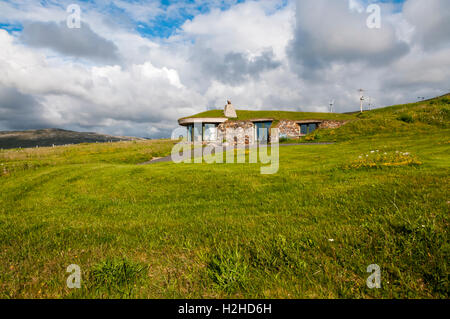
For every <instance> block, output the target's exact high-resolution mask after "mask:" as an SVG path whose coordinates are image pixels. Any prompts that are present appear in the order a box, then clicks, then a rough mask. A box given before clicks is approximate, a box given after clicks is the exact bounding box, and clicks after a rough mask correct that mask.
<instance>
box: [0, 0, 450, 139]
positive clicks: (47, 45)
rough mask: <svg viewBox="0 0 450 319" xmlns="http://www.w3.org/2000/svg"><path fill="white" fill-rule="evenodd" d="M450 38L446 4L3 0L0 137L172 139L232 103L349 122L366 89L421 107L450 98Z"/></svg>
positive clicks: (378, 100) (385, 101)
mask: <svg viewBox="0 0 450 319" xmlns="http://www.w3.org/2000/svg"><path fill="white" fill-rule="evenodd" d="M352 2H353V3H356V4H357V7H358V10H353V9H351V5H350V4H351V3H352ZM71 3H76V4H79V5H80V7H81V10H82V14H81V20H82V27H81V28H80V29H69V28H68V27H67V26H66V23H65V21H66V19H67V16H68V13H67V12H66V8H67V6H68V5H69V4H71ZM371 3H376V4H379V5H380V6H381V9H382V10H381V16H380V19H381V28H380V29H370V28H369V27H368V25H367V23H366V19H367V18H368V13H366V10H365V7H366V6H368V5H369V4H371ZM448 30H450V1H448V0H427V1H423V0H391V1H388V0H381V1H372V0H300V1H295V0H261V1H250V0H247V1H243V0H222V1H214V0H206V1H199V0H185V1H167V0H164V1H161V2H156V1H139V0H135V1H127V0H98V1H94V0H89V1H87V0H85V1H74V0H62V1H61V0H58V1H55V0H42V1H22V0H14V1H13V0H7V1H2V2H0V47H1V48H2V50H0V72H1V73H2V74H3V75H4V76H3V77H0V113H1V114H2V116H3V117H2V118H0V130H7V129H27V128H29V129H32V128H43V127H60V128H66V129H74V130H80V131H98V132H102V133H109V134H116V135H136V136H146V137H167V136H169V135H170V132H171V130H172V129H173V128H175V127H177V119H178V118H180V117H183V116H188V115H190V114H193V113H197V112H201V111H204V110H206V109H212V108H222V107H223V106H224V104H225V103H226V100H228V99H230V100H231V101H232V102H233V104H234V105H235V106H236V107H237V108H238V109H239V108H241V109H261V110H263V109H278V110H295V111H316V112H326V111H327V109H328V102H329V101H330V100H331V99H333V100H335V108H336V110H337V111H338V112H345V111H353V110H355V109H357V108H358V107H359V96H358V91H357V90H358V89H359V88H361V87H362V88H364V89H366V93H367V94H368V95H370V97H371V101H372V103H373V104H375V106H376V107H381V106H385V105H392V104H395V103H403V102H411V101H415V100H416V99H417V97H418V96H427V97H431V96H434V95H439V94H442V93H445V92H446V91H447V90H448V89H449V88H450V38H449V34H450V33H449V32H448ZM24 114H26V116H24Z"/></svg>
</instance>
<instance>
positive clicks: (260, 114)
mask: <svg viewBox="0 0 450 319" xmlns="http://www.w3.org/2000/svg"><path fill="white" fill-rule="evenodd" d="M236 114H237V116H238V117H237V118H230V120H236V121H239V120H241V121H245V120H252V119H273V120H274V121H279V120H294V121H301V120H342V121H343V120H351V119H354V118H355V116H354V115H350V114H340V113H313V112H289V111H244V110H236ZM215 117H217V118H224V117H225V116H224V114H223V110H211V111H206V112H202V113H198V114H195V115H192V116H187V117H184V118H183V119H188V118H215Z"/></svg>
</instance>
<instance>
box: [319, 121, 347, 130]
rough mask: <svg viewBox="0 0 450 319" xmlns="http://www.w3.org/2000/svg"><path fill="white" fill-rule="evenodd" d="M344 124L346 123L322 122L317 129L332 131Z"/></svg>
mask: <svg viewBox="0 0 450 319" xmlns="http://www.w3.org/2000/svg"><path fill="white" fill-rule="evenodd" d="M346 123H347V121H322V123H320V125H319V128H328V129H334V128H339V127H341V126H342V125H344V124H346Z"/></svg>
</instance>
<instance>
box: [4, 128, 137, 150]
mask: <svg viewBox="0 0 450 319" xmlns="http://www.w3.org/2000/svg"><path fill="white" fill-rule="evenodd" d="M139 139H140V138H136V137H126V136H112V135H104V134H98V133H92V132H75V131H68V130H62V129H57V128H52V129H42V130H27V131H0V148H5V149H6V148H19V147H23V148H25V147H36V146H39V147H42V146H52V145H66V144H80V143H95V142H100V143H103V142H110V141H112V142H118V141H132V140H139Z"/></svg>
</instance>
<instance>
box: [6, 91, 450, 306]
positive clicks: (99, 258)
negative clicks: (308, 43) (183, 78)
mask: <svg viewBox="0 0 450 319" xmlns="http://www.w3.org/2000/svg"><path fill="white" fill-rule="evenodd" d="M446 108H447V106H446V104H445V103H444V102H442V101H440V100H439V101H438V102H435V103H434V104H431V102H426V103H418V104H413V105H408V106H398V107H392V108H388V109H385V110H379V111H372V112H370V113H369V112H368V113H363V115H361V116H360V117H359V118H358V117H356V119H355V121H354V122H351V123H349V124H347V125H345V126H343V127H341V128H340V129H336V130H333V131H334V133H331V130H319V131H318V132H317V134H320V135H321V136H322V138H321V140H327V139H328V140H336V141H337V143H335V144H332V145H306V146H288V147H281V148H280V169H279V172H278V173H277V174H274V175H261V174H260V166H261V164H174V163H158V164H152V165H144V166H138V165H135V164H136V163H138V162H139V161H146V160H149V158H150V157H154V156H155V155H154V154H157V155H160V156H162V155H164V154H167V153H168V152H169V150H170V148H171V145H172V142H170V141H153V142H152V143H150V144H148V145H146V144H139V142H138V143H137V144H135V143H132V142H127V143H125V142H122V143H111V144H109V145H100V146H99V145H96V144H95V145H81V146H70V147H66V148H61V149H60V148H49V149H42V150H41V149H32V150H26V151H24V150H16V151H3V152H0V163H2V164H4V165H3V167H8V168H9V167H11V165H16V166H17V167H20V169H18V168H17V169H11V170H10V171H8V172H7V174H4V175H2V176H1V177H0V189H1V195H0V297H2V298H180V297H181V298H184V297H185V298H219V297H227V298H228V297H235V298H242V297H248V298H448V296H449V291H448V288H449V287H448V273H449V271H448V261H449V260H450V259H449V257H450V256H449V236H448V229H449V215H448V212H449V205H450V202H449V200H450V198H449V188H448V185H449V182H450V180H449V167H450V156H449V154H450V152H449V150H450V139H449V136H450V134H449V133H450V129H449V127H448V124H449V123H448V117H446V115H445V114H448V113H445V112H446V111H444V110H445V109H446ZM404 113H406V114H411V116H412V117H413V119H414V122H412V123H405V122H404V121H401V120H398V119H397V118H398V117H399V114H404ZM442 120H443V121H442ZM378 125H381V127H383V129H381V127H379V129H377V127H378ZM99 147H100V148H99ZM102 147H105V149H103V148H102ZM373 150H379V151H380V152H386V153H388V154H392V153H395V152H396V151H398V152H402V153H409V154H411V156H413V157H414V159H417V161H419V162H420V165H404V166H393V167H385V166H383V165H379V166H376V167H372V168H371V167H367V168H362V167H358V168H352V167H351V163H354V162H355V161H358V159H359V156H360V155H361V154H372V153H370V152H371V151H373ZM24 152H25V153H24ZM41 152H42V153H41ZM41 162H42V163H46V165H39V163H41ZM24 163H33V165H25V164H24ZM70 264H78V265H79V266H80V267H81V271H82V288H81V289H68V288H67V287H66V278H67V276H68V275H69V274H68V273H66V267H67V266H68V265H70ZM370 264H378V265H379V266H380V267H381V276H382V277H381V284H382V288H381V289H374V290H371V289H369V288H367V286H366V284H365V282H366V278H367V277H368V276H369V275H370V274H368V273H366V269H367V266H368V265H370Z"/></svg>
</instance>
